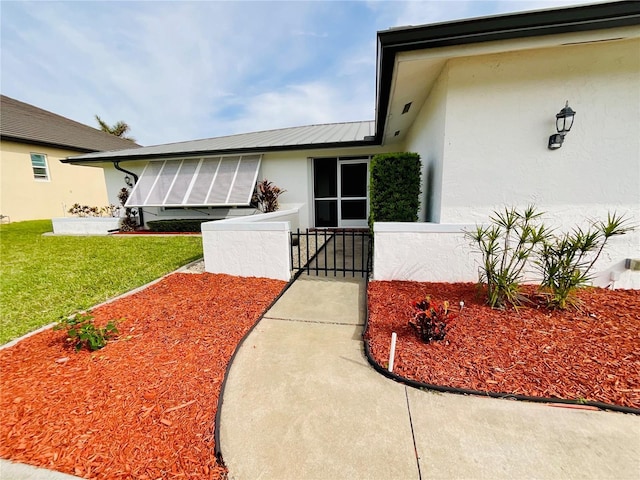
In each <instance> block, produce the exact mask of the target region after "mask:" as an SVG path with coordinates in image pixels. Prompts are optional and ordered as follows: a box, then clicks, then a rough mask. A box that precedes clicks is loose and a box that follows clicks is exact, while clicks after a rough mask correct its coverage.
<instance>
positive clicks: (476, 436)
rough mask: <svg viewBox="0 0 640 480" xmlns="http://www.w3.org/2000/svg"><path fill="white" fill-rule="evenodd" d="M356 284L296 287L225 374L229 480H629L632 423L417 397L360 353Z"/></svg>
mask: <svg viewBox="0 0 640 480" xmlns="http://www.w3.org/2000/svg"><path fill="white" fill-rule="evenodd" d="M365 294H366V292H365V283H364V281H363V280H359V279H356V280H349V279H347V280H343V279H333V278H328V279H325V278H315V277H304V276H303V277H301V278H300V279H299V280H297V281H296V282H295V283H294V284H293V285H292V286H291V287H290V288H289V290H288V291H287V292H286V293H285V294H284V295H283V296H282V297H281V299H280V300H279V301H278V302H277V303H276V304H275V305H274V306H273V308H272V309H271V310H270V311H269V312H267V315H266V316H265V318H264V319H263V320H262V321H261V322H260V324H259V325H258V326H257V327H256V328H255V329H254V331H253V332H252V333H251V335H250V336H249V337H248V338H247V340H246V341H245V343H244V344H243V346H242V347H241V348H240V350H239V351H238V354H237V356H236V358H235V360H234V362H233V365H232V367H231V369H230V373H229V377H228V379H227V383H226V388H225V392H224V397H223V400H224V403H223V406H222V409H221V422H220V423H221V424H220V447H221V450H222V455H223V458H224V461H225V463H226V465H227V467H228V468H229V479H230V480H248V479H278V480H287V479H291V480H305V479H310V480H312V479H350V480H353V479H384V480H391V479H435V478H452V479H453V478H455V479H458V478H465V479H468V478H474V479H478V478H487V479H499V478H504V479H512V478H536V479H554V480H555V479H558V478H563V479H567V478H576V479H577V478H579V479H581V480H583V479H589V478H593V479H612V480H613V479H615V480H620V479H637V478H640V417H638V416H634V415H625V414H620V413H613V412H600V411H587V410H575V409H567V408H556V407H551V406H548V405H543V404H535V403H525V402H516V401H508V400H497V399H491V398H481V397H466V396H461V395H454V394H441V393H433V392H425V391H420V390H416V389H413V388H410V387H405V386H403V385H401V384H398V383H396V382H393V381H391V380H388V379H386V378H384V377H383V376H381V375H379V374H377V373H376V372H375V371H374V370H373V369H372V368H371V367H370V366H369V364H368V363H367V361H366V359H365V358H364V354H363V347H362V341H361V332H362V326H363V322H364V305H365Z"/></svg>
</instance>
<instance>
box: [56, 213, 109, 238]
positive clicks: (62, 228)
mask: <svg viewBox="0 0 640 480" xmlns="http://www.w3.org/2000/svg"><path fill="white" fill-rule="evenodd" d="M51 222H52V224H53V233H55V234H56V235H108V234H109V233H111V232H112V231H114V230H118V228H119V227H120V218H117V217H84V218H79V217H61V218H52V219H51Z"/></svg>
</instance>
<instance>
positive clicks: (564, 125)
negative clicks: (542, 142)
mask: <svg viewBox="0 0 640 480" xmlns="http://www.w3.org/2000/svg"><path fill="white" fill-rule="evenodd" d="M575 114H576V112H574V111H573V109H572V108H571V107H570V106H569V100H567V103H566V104H565V106H564V108H563V109H562V110H560V112H559V113H557V114H556V130H557V131H558V133H554V134H553V135H551V136H550V137H549V150H556V149H558V148H560V147H561V146H562V142H564V137H565V135H566V134H567V133H569V130H571V127H572V126H573V117H574V116H575Z"/></svg>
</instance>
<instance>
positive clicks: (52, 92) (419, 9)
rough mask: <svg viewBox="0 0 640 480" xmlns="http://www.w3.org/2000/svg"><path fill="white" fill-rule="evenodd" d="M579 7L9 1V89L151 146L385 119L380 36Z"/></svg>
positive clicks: (5, 6)
mask: <svg viewBox="0 0 640 480" xmlns="http://www.w3.org/2000/svg"><path fill="white" fill-rule="evenodd" d="M576 3H585V1H584V0H577V1H576V0H539V1H481V0H475V1H449V2H437V1H428V2H402V1H354V2H340V1H315V2H310V1H307V2H240V1H236V2H214V1H206V2H205V1H195V2H161V1H139V2H116V1H109V2H99V1H78V2H73V1H72V2H49V1H46V2H44V1H40V2H14V1H4V0H3V1H2V2H1V3H0V19H1V26H0V27H1V32H2V33H1V41H2V43H1V72H2V73H1V83H0V85H1V90H2V93H3V94H4V95H7V96H9V97H12V98H16V99H18V100H21V101H23V102H27V103H30V104H32V105H36V106H38V107H40V108H44V109H46V110H50V111H52V112H54V113H57V114H60V115H63V116H65V117H68V118H71V119H73V120H76V121H79V122H82V123H85V124H87V125H91V126H95V125H96V122H95V120H94V115H95V114H98V115H100V116H101V117H102V118H103V119H104V120H105V121H107V123H111V124H112V123H115V122H116V121H118V120H124V121H126V122H127V123H128V124H129V125H130V126H131V128H132V131H131V135H132V136H133V137H135V138H136V139H137V141H138V142H139V143H140V144H143V145H154V144H160V143H169V142H176V141H183V140H193V139H198V138H209V137H217V136H221V135H228V134H233V133H242V132H250V131H257V130H266V129H273V128H281V127H290V126H297V125H310V124H315V123H331V122H345V121H356V120H371V119H373V117H374V109H375V71H376V32H377V31H378V30H385V29H387V28H390V27H394V26H402V25H420V24H426V23H434V22H440V21H445V20H454V19H460V18H468V17H476V16H483V15H491V14H497V13H507V12H515V11H524V10H532V9H539V8H552V7H555V6H561V5H570V4H576Z"/></svg>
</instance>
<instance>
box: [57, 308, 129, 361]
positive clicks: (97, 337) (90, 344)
mask: <svg viewBox="0 0 640 480" xmlns="http://www.w3.org/2000/svg"><path fill="white" fill-rule="evenodd" d="M53 329H54V330H63V329H66V330H67V335H68V338H67V340H68V341H69V342H71V343H73V346H74V347H75V349H76V352H78V351H80V349H81V348H82V347H86V348H87V349H88V350H91V351H94V350H100V349H101V348H102V347H104V346H105V345H106V344H107V342H108V341H109V339H110V338H111V337H113V336H114V335H117V334H118V333H119V332H118V329H117V328H116V324H115V321H114V320H111V321H110V322H109V323H107V324H106V325H105V326H104V327H102V328H101V327H96V326H95V325H94V324H93V315H91V314H89V313H77V314H76V315H74V316H72V317H68V318H62V319H60V321H59V322H58V324H57V325H56V326H55V327H53Z"/></svg>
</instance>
